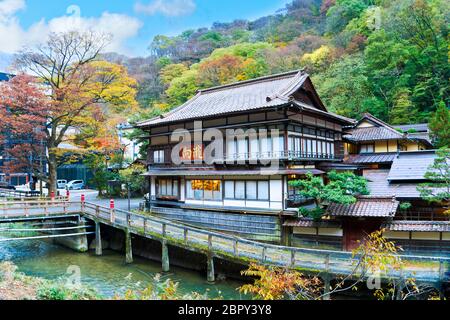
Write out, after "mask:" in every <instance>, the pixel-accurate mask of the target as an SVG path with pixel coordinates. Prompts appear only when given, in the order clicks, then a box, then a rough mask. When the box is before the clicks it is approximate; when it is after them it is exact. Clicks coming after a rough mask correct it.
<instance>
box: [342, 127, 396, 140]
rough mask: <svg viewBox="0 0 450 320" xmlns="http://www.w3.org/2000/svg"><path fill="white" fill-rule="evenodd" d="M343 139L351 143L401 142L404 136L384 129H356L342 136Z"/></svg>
mask: <svg viewBox="0 0 450 320" xmlns="http://www.w3.org/2000/svg"><path fill="white" fill-rule="evenodd" d="M344 138H345V139H347V140H349V141H353V142H368V141H377V140H401V139H404V138H405V136H404V135H403V134H401V133H399V132H395V131H393V130H390V129H388V128H385V127H368V128H357V129H353V130H351V131H350V134H347V135H344Z"/></svg>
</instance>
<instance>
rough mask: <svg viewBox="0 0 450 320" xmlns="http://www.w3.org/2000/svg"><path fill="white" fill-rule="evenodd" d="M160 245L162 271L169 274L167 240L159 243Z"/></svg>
mask: <svg viewBox="0 0 450 320" xmlns="http://www.w3.org/2000/svg"><path fill="white" fill-rule="evenodd" d="M161 245H162V256H161V263H162V271H163V272H169V271H170V261H169V247H168V245H167V240H163V241H162V242H161Z"/></svg>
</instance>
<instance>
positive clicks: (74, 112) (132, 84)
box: [16, 31, 136, 192]
mask: <svg viewBox="0 0 450 320" xmlns="http://www.w3.org/2000/svg"><path fill="white" fill-rule="evenodd" d="M108 43H109V37H108V36H106V35H101V34H97V33H95V32H93V31H88V32H83V33H81V32H75V31H72V32H66V33H60V34H55V33H54V34H51V35H50V36H49V38H48V40H47V42H46V43H45V44H42V45H38V46H37V47H35V48H34V49H26V50H24V51H22V52H21V53H20V54H19V55H18V58H17V61H16V65H17V66H18V67H20V68H22V69H23V70H24V71H25V70H27V71H29V72H32V73H33V74H35V75H37V77H38V78H39V79H40V80H41V81H42V83H43V84H44V85H45V86H47V87H48V99H49V100H50V102H51V103H50V107H49V111H48V114H47V123H46V130H45V143H46V145H47V148H48V159H47V162H48V169H49V170H48V171H49V173H48V179H47V181H48V186H49V192H52V191H55V190H56V179H57V177H56V175H57V149H58V147H59V145H60V144H61V143H62V142H64V140H65V139H66V137H67V135H66V133H68V132H69V131H70V129H73V128H76V129H77V130H78V131H82V130H83V129H85V128H86V127H89V126H90V125H92V122H93V113H94V112H96V111H98V107H99V105H102V106H103V108H105V109H103V110H108V111H109V112H111V113H120V112H125V110H128V111H130V110H132V109H133V108H135V107H136V101H135V96H136V89H135V88H136V81H135V80H134V79H132V78H130V77H129V76H128V74H127V71H126V69H125V68H124V67H122V66H119V65H116V64H113V63H109V62H105V61H99V60H98V57H99V54H100V52H101V51H102V50H103V49H104V48H105V46H106V45H107V44H108Z"/></svg>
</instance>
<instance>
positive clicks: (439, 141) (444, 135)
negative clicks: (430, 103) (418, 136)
mask: <svg viewBox="0 0 450 320" xmlns="http://www.w3.org/2000/svg"><path fill="white" fill-rule="evenodd" d="M429 126H430V130H431V136H432V138H433V140H434V144H435V146H436V147H438V148H441V147H450V110H449V108H448V107H447V106H446V105H445V102H444V101H441V103H439V107H438V109H437V110H436V112H435V113H434V115H433V117H431V119H430V124H429Z"/></svg>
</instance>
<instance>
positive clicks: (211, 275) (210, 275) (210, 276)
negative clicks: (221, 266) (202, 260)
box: [206, 254, 216, 283]
mask: <svg viewBox="0 0 450 320" xmlns="http://www.w3.org/2000/svg"><path fill="white" fill-rule="evenodd" d="M206 258H207V281H208V282H210V283H214V282H215V281H216V275H215V271H214V257H213V255H212V254H208V255H207V257H206Z"/></svg>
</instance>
